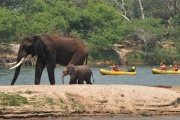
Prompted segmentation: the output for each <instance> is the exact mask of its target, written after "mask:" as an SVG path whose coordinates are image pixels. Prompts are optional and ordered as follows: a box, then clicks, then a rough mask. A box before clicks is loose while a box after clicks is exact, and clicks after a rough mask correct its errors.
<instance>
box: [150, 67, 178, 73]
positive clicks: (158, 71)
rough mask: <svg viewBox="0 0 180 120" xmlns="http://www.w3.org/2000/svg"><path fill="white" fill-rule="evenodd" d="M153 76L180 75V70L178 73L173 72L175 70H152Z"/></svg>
mask: <svg viewBox="0 0 180 120" xmlns="http://www.w3.org/2000/svg"><path fill="white" fill-rule="evenodd" d="M152 73H153V74H180V70H178V71H173V70H167V71H166V70H159V69H157V68H153V69H152Z"/></svg>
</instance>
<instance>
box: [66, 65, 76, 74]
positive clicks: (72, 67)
mask: <svg viewBox="0 0 180 120" xmlns="http://www.w3.org/2000/svg"><path fill="white" fill-rule="evenodd" d="M67 69H68V73H69V74H70V75H72V74H74V73H76V72H75V67H74V65H69V66H68V67H67Z"/></svg>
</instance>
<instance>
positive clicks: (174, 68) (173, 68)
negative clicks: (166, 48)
mask: <svg viewBox="0 0 180 120" xmlns="http://www.w3.org/2000/svg"><path fill="white" fill-rule="evenodd" d="M178 69H179V65H178V64H177V63H176V62H174V63H173V66H172V70H173V71H178Z"/></svg>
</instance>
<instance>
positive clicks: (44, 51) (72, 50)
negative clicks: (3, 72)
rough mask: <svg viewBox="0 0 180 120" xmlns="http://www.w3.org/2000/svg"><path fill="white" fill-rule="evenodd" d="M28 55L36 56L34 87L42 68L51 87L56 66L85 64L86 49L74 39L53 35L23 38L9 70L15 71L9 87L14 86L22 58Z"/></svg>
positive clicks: (38, 82) (38, 80) (53, 82)
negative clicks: (13, 63) (14, 63)
mask: <svg viewBox="0 0 180 120" xmlns="http://www.w3.org/2000/svg"><path fill="white" fill-rule="evenodd" d="M28 55H32V56H37V62H36V68H35V85H39V84H40V79H41V75H42V72H43V70H44V68H45V67H46V68H47V72H48V77H49V81H50V84H51V85H54V84H55V76H54V69H55V66H56V64H60V65H63V66H67V65H69V64H74V65H83V64H84V62H85V64H87V57H88V54H87V49H86V48H85V46H84V44H83V43H82V42H81V41H80V40H79V39H77V38H74V37H63V36H59V35H54V34H43V35H34V36H30V37H25V38H24V39H23V41H22V42H21V44H20V48H19V52H18V55H17V60H16V63H17V64H16V65H15V66H13V67H11V68H10V69H14V68H16V70H15V74H14V77H13V80H12V82H11V85H14V83H15V81H16V79H17V77H18V75H19V72H20V69H21V66H22V63H23V61H24V58H26V57H27V56H28Z"/></svg>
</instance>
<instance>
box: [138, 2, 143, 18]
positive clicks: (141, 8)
mask: <svg viewBox="0 0 180 120" xmlns="http://www.w3.org/2000/svg"><path fill="white" fill-rule="evenodd" d="M138 2H139V7H140V13H141V19H142V20H144V12H143V7H142V3H141V0H138Z"/></svg>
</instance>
